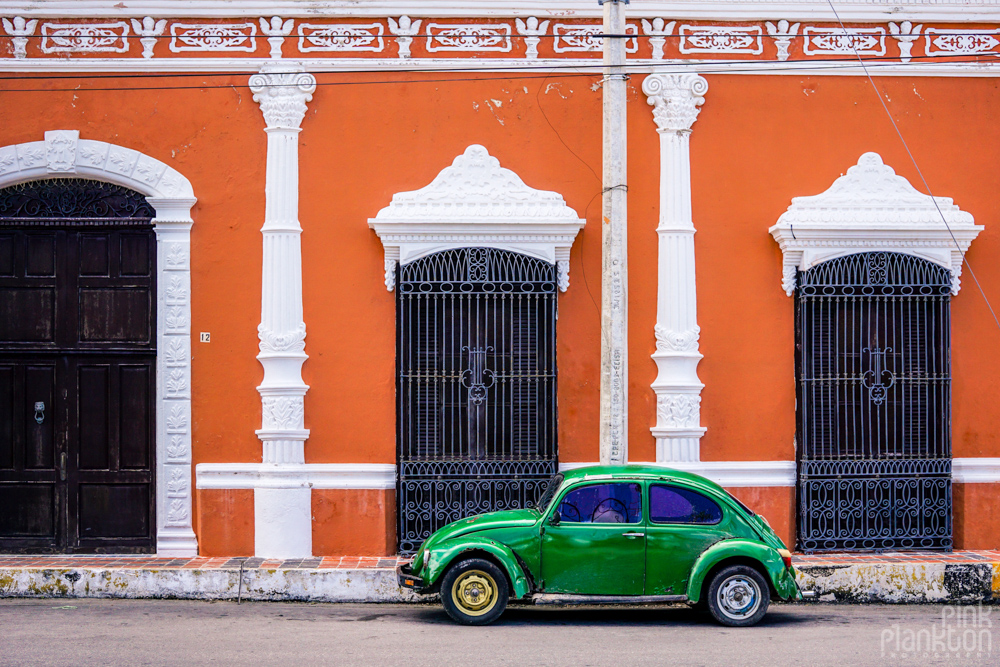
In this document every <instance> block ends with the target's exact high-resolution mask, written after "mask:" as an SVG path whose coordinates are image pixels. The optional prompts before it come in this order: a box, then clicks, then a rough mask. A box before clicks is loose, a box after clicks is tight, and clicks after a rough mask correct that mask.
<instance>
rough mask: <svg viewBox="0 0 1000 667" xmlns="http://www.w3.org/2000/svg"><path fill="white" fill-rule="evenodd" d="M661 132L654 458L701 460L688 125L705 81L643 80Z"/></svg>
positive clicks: (682, 77)
mask: <svg viewBox="0 0 1000 667" xmlns="http://www.w3.org/2000/svg"><path fill="white" fill-rule="evenodd" d="M642 89H643V92H645V93H646V95H647V96H648V98H649V99H648V100H647V101H648V102H649V104H650V105H652V106H653V119H654V120H655V121H656V125H657V132H659V134H660V219H659V224H658V226H657V230H656V232H657V236H658V238H659V257H658V266H657V298H656V327H655V329H654V335H655V336H656V352H654V353H653V361H654V362H656V368H657V376H656V380H654V381H653V384H652V389H653V392H654V393H655V394H656V426H654V427H653V428H652V429H651V431H652V433H653V436H654V437H655V438H656V460H657V461H660V462H672V461H698V460H700V452H699V449H700V447H699V441H700V440H701V436H702V435H703V434H704V433H705V429H704V428H703V427H702V426H701V390H702V388H703V387H704V385H703V384H702V383H701V380H699V379H698V370H697V369H698V362H699V361H701V358H702V355H701V353H700V352H699V351H698V338H699V333H700V329H699V327H698V309H697V289H696V285H695V260H694V232H695V228H694V222H693V220H692V215H691V160H690V148H689V143H690V136H691V127H692V125H694V122H695V120H696V119H697V118H698V113H699V108H698V107H699V106H700V105H701V104H703V103H704V101H705V99H704V97H702V96H703V95H704V94H705V93H706V92H707V91H708V82H707V81H705V79H704V78H702V77H701V76H698V75H697V74H654V75H651V76H649V77H647V78H646V79H645V80H644V81H643V84H642Z"/></svg>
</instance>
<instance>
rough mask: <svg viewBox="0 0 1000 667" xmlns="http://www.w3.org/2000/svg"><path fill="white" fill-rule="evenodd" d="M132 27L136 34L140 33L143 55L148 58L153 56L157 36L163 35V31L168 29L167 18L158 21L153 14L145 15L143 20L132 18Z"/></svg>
mask: <svg viewBox="0 0 1000 667" xmlns="http://www.w3.org/2000/svg"><path fill="white" fill-rule="evenodd" d="M132 29H133V30H135V34H137V35H139V43H140V44H142V57H143V58H147V59H148V58H152V57H153V47H154V46H156V41H157V39H156V38H157V37H159V36H160V35H162V34H163V31H164V30H166V29H167V20H166V19H160V20H159V21H157V20H155V19H154V18H153V17H152V16H145V17H143V19H142V21H140V20H139V19H132Z"/></svg>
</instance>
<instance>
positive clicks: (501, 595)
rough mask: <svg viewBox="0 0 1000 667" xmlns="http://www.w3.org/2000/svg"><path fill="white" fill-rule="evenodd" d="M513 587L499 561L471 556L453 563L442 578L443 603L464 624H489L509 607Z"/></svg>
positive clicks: (447, 610) (446, 609) (452, 615)
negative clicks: (498, 565)
mask: <svg viewBox="0 0 1000 667" xmlns="http://www.w3.org/2000/svg"><path fill="white" fill-rule="evenodd" d="M509 595H510V588H509V587H508V585H507V577H505V576H504V574H503V572H501V571H500V568H498V567H497V566H496V565H494V564H493V563H491V562H490V561H488V560H485V559H482V558H468V559H466V560H463V561H461V562H459V563H456V564H455V565H453V566H452V567H451V568H450V569H449V570H448V571H447V572H445V574H444V577H442V578H441V604H442V605H444V610H445V611H446V612H448V615H449V616H451V617H452V618H453V619H454V620H456V621H458V622H459V623H461V624H463V625H489V624H490V623H492V622H493V621H495V620H497V619H498V618H499V617H500V614H502V613H503V611H504V609H506V608H507V598H508V597H509Z"/></svg>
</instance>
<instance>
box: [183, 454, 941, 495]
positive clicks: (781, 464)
mask: <svg viewBox="0 0 1000 667" xmlns="http://www.w3.org/2000/svg"><path fill="white" fill-rule="evenodd" d="M956 460H957V459H956ZM595 465H599V464H598V463H597V462H594V463H562V462H560V463H559V472H565V471H567V470H576V469H577V468H584V467H587V466H595ZM635 465H644V466H662V467H663V468H664V469H665V470H681V471H684V472H691V473H694V474H696V475H701V476H702V477H707V478H708V479H710V480H712V481H713V482H715V483H716V484H719V485H720V486H724V487H727V488H730V489H734V488H740V487H746V486H760V487H775V486H795V481H796V476H795V461H693V462H690V461H674V462H671V463H661V462H656V463H652V462H651V463H635ZM199 467H200V466H199Z"/></svg>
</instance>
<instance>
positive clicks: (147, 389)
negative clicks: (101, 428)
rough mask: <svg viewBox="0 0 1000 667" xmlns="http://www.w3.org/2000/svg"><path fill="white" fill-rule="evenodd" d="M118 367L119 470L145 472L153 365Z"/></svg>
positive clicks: (148, 445) (149, 428)
mask: <svg viewBox="0 0 1000 667" xmlns="http://www.w3.org/2000/svg"><path fill="white" fill-rule="evenodd" d="M154 363H155V362H154V361H153V360H150V362H149V363H148V364H146V365H143V366H138V365H130V366H122V367H121V369H120V372H121V375H120V378H121V380H120V382H119V385H120V387H121V391H120V396H121V398H120V399H119V404H118V405H119V427H118V434H119V450H118V451H119V455H118V467H119V468H121V469H149V467H150V466H149V460H150V451H149V450H150V442H151V439H152V437H153V430H152V427H153V422H152V419H151V417H152V412H151V410H150V404H151V399H152V393H153V391H154V385H153V364H154Z"/></svg>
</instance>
